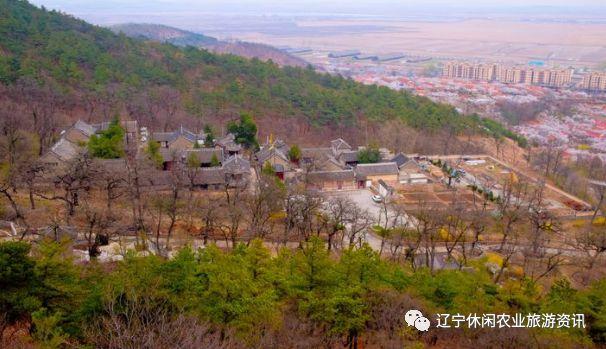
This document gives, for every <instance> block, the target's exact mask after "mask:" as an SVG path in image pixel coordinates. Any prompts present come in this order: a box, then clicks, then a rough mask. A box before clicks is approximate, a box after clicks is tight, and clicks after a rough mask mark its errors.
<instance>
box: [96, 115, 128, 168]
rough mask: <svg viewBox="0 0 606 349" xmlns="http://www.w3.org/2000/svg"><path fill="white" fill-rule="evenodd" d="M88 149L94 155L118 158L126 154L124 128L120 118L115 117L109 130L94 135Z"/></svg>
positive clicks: (103, 157)
mask: <svg viewBox="0 0 606 349" xmlns="http://www.w3.org/2000/svg"><path fill="white" fill-rule="evenodd" d="M88 150H89V151H90V154H91V155H92V156H93V157H96V158H102V159H118V158H121V157H123V156H124V129H123V128H122V126H120V119H118V118H115V119H114V120H112V122H111V123H110V124H109V127H108V128H107V130H104V131H102V132H101V134H99V135H92V136H91V137H90V140H89V141H88Z"/></svg>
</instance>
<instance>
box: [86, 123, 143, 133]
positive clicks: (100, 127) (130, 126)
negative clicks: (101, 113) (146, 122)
mask: <svg viewBox="0 0 606 349" xmlns="http://www.w3.org/2000/svg"><path fill="white" fill-rule="evenodd" d="M110 124H111V121H104V122H102V123H100V124H95V125H92V126H93V127H94V128H95V130H96V131H97V132H98V131H104V130H107V129H108V128H109V125H110ZM120 125H121V126H122V127H123V128H124V130H125V131H126V132H127V133H135V132H137V130H138V128H139V124H138V123H137V120H120Z"/></svg>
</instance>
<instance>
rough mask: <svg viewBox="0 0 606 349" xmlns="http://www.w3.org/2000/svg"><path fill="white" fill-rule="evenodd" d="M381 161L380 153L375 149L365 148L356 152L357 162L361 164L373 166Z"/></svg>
mask: <svg viewBox="0 0 606 349" xmlns="http://www.w3.org/2000/svg"><path fill="white" fill-rule="evenodd" d="M379 160H381V153H380V152H379V149H377V148H375V147H367V148H364V149H361V150H360V151H358V162H359V163H361V164H374V163H377V162H379Z"/></svg>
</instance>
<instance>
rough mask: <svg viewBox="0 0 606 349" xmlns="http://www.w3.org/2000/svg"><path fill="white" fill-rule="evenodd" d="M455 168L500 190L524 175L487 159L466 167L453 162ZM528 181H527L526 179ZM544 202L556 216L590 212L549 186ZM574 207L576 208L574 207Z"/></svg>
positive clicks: (579, 203)
mask: <svg viewBox="0 0 606 349" xmlns="http://www.w3.org/2000/svg"><path fill="white" fill-rule="evenodd" d="M454 164H456V166H455V167H458V168H462V169H464V170H465V171H466V172H467V173H468V174H470V175H472V176H473V177H475V178H476V180H477V181H478V182H480V183H482V184H483V185H484V186H485V187H489V188H496V189H497V190H500V189H502V183H504V182H505V181H507V180H512V179H513V180H519V181H524V180H525V178H524V174H520V173H515V171H513V170H512V169H511V168H509V167H507V166H504V165H502V164H500V163H498V162H496V161H493V160H491V159H489V158H487V159H486V163H485V164H479V165H473V166H472V165H468V164H466V163H465V162H463V161H461V162H455V163H454ZM526 180H528V179H526ZM544 198H545V202H546V207H547V209H548V210H550V211H551V212H553V213H554V214H555V215H558V216H576V215H587V214H589V213H590V212H588V211H582V210H580V209H579V208H580V207H581V206H582V203H581V202H579V201H576V200H574V199H572V198H571V197H569V196H567V195H566V194H565V193H563V192H562V191H560V190H556V189H554V188H552V187H550V186H547V187H545V196H544ZM575 205H576V206H577V207H575ZM575 208H576V209H575Z"/></svg>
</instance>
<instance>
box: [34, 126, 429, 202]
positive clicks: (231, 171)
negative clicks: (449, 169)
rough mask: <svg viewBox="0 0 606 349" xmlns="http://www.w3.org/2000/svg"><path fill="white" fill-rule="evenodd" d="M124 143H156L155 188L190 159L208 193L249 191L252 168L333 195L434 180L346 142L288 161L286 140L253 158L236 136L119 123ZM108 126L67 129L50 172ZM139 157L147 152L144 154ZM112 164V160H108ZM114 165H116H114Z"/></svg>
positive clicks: (49, 162)
mask: <svg viewBox="0 0 606 349" xmlns="http://www.w3.org/2000/svg"><path fill="white" fill-rule="evenodd" d="M121 122H122V127H123V128H124V130H125V142H126V143H127V144H129V145H134V146H135V147H137V149H145V146H146V143H147V142H156V143H157V144H158V151H159V153H160V155H161V157H162V171H160V170H158V171H157V173H154V175H153V184H154V185H158V186H161V185H163V184H165V182H166V181H168V180H169V174H170V172H171V171H172V170H173V169H175V168H177V167H176V166H178V165H179V164H184V163H186V162H187V161H189V159H192V158H194V159H196V160H197V161H196V164H199V167H200V169H199V170H198V171H196V173H195V178H194V184H195V186H197V187H200V188H204V189H218V188H223V187H225V185H229V186H232V187H245V186H247V185H248V184H249V183H250V180H251V178H252V177H251V176H253V175H254V171H252V169H260V168H262V167H263V166H268V164H269V165H271V167H272V169H273V172H274V173H275V174H276V176H277V177H278V178H280V179H281V180H283V181H285V182H286V183H297V182H298V183H304V184H305V186H306V187H307V188H308V189H310V190H317V191H334V190H353V189H362V188H370V187H372V188H374V189H375V190H377V191H379V192H381V193H387V192H389V191H390V190H393V187H395V186H397V185H407V184H422V183H428V182H429V181H430V178H429V176H427V175H426V171H424V169H423V168H422V165H420V164H419V163H418V162H417V161H416V160H415V159H413V158H409V157H408V156H406V155H404V154H401V153H400V154H396V155H394V154H391V153H390V152H389V151H387V150H382V151H381V159H380V161H379V162H377V163H365V164H362V163H360V161H359V158H358V157H359V152H360V150H362V149H363V147H358V148H357V149H354V148H353V147H352V146H350V145H349V144H348V143H347V142H346V141H345V140H343V139H340V138H339V139H336V140H333V141H331V142H330V144H328V145H327V146H326V147H319V148H301V149H300V157H299V158H298V159H291V158H290V157H289V149H290V147H289V145H288V144H286V143H285V142H284V141H282V140H279V139H277V140H273V139H268V140H267V141H266V142H265V144H263V145H262V146H261V147H260V149H259V150H258V151H257V152H255V153H254V154H246V155H245V154H244V149H243V148H242V146H241V145H240V144H238V143H237V142H236V139H235V136H234V135H233V134H229V133H228V134H227V135H225V136H222V137H219V138H217V139H214V140H213V141H212V143H211V144H207V143H208V142H205V140H206V135H205V134H203V133H196V132H192V131H190V130H187V129H186V128H184V127H180V128H178V129H177V130H174V131H172V132H154V133H151V134H148V133H147V129H146V128H145V127H142V128H141V129H139V128H138V125H137V122H136V121H121ZM108 125H109V123H102V124H88V123H85V122H83V121H78V122H76V123H75V124H74V125H73V126H72V127H70V128H69V129H67V130H65V131H64V132H63V133H62V134H61V137H60V139H59V140H58V142H57V143H56V144H55V145H54V146H53V147H52V148H51V149H50V150H49V151H48V152H47V153H46V154H45V155H44V156H43V157H42V158H41V162H42V163H43V164H44V165H45V166H48V167H49V168H56V167H59V166H61V164H62V163H64V162H67V161H69V160H70V159H73V158H74V157H76V156H77V155H78V154H80V153H81V152H82V151H86V147H85V146H84V145H85V144H86V142H87V141H88V140H89V139H90V137H91V136H92V135H94V134H96V133H100V132H102V131H103V130H105V129H107V127H108ZM139 153H141V155H140V156H144V154H145V153H144V152H143V151H140V152H139ZM108 162H112V160H108ZM115 162H116V161H115V160H114V161H113V163H115Z"/></svg>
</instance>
